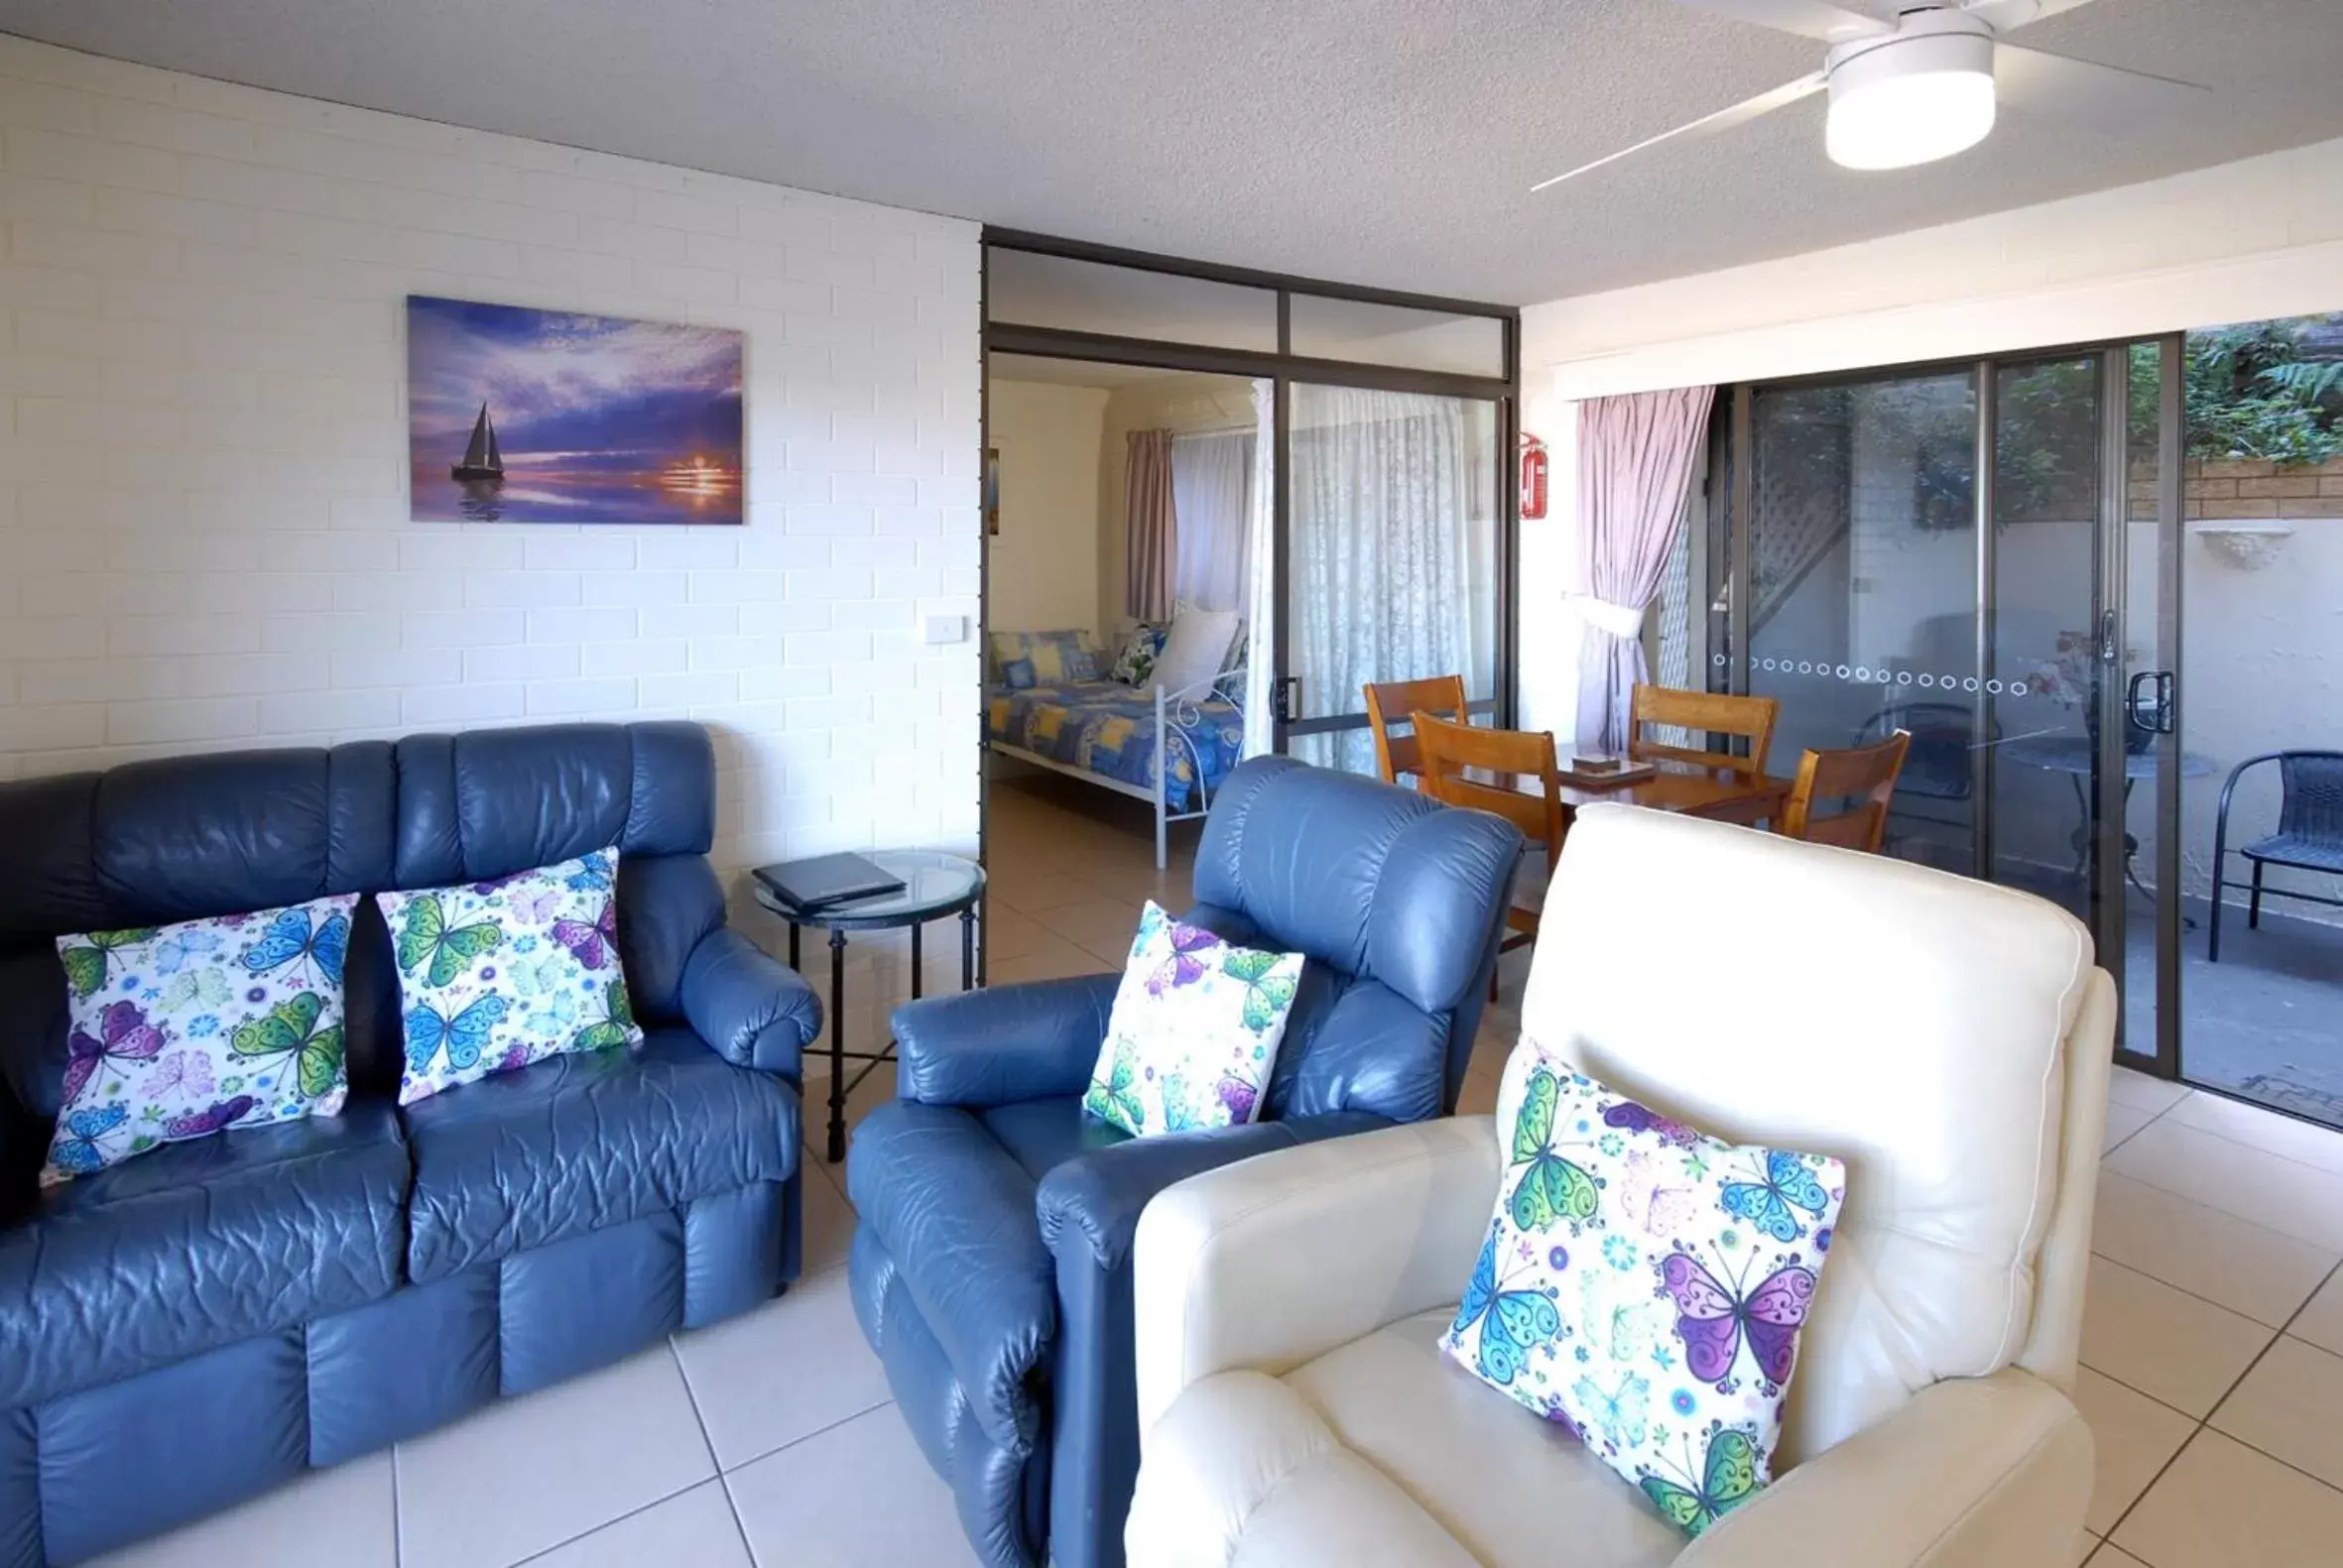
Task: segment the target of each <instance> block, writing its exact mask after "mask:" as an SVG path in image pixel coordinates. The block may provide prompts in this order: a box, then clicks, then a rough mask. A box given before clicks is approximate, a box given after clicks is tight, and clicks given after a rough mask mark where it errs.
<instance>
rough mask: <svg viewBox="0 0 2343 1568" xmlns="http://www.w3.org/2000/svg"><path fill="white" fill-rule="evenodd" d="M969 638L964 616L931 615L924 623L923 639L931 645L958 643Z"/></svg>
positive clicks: (966, 619) (922, 628) (922, 629)
mask: <svg viewBox="0 0 2343 1568" xmlns="http://www.w3.org/2000/svg"><path fill="white" fill-rule="evenodd" d="M967 636H968V618H967V617H966V616H964V615H930V616H928V617H927V618H926V619H925V622H923V623H922V627H921V637H922V639H923V640H924V641H925V642H929V643H958V642H962V641H965V640H966V638H967Z"/></svg>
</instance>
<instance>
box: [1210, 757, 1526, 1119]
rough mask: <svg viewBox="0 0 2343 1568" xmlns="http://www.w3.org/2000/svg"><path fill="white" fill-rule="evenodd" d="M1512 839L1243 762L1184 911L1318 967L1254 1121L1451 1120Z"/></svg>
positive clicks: (1223, 794)
mask: <svg viewBox="0 0 2343 1568" xmlns="http://www.w3.org/2000/svg"><path fill="white" fill-rule="evenodd" d="M1521 857H1522V835H1521V833H1520V832H1519V831H1518V830H1517V829H1516V828H1514V826H1513V825H1512V824H1511V823H1508V822H1504V821H1501V820H1499V819H1498V818H1496V817H1494V816H1490V815H1487V814H1486V813H1484V812H1479V811H1458V810H1453V809H1451V808H1449V807H1446V806H1442V805H1440V804H1439V803H1437V802H1436V801H1434V800H1432V799H1430V798H1429V797H1428V796H1424V795H1419V794H1417V793H1415V792H1414V791H1412V790H1408V789H1400V788H1395V787H1394V786H1392V785H1390V784H1383V783H1381V782H1379V781H1377V780H1373V779H1366V778H1362V777H1360V776H1358V775H1355V774H1345V773H1335V772H1331V771H1329V770H1326V769H1320V768H1310V767H1306V766H1304V765H1303V764H1301V763H1298V762H1295V761H1294V760H1293V759H1291V758H1285V757H1261V758H1255V759H1253V760H1252V761H1250V762H1247V763H1244V764H1242V765H1240V766H1239V767H1238V768H1237V769H1236V770H1235V771H1234V772H1232V773H1231V774H1230V775H1229V776H1228V779H1227V780H1226V782H1224V783H1223V784H1222V785H1221V787H1220V790H1219V792H1218V793H1217V794H1216V795H1215V796H1214V798H1213V803H1212V810H1211V814H1210V816H1209V817H1208V818H1207V819H1206V821H1205V823H1204V835H1203V840H1202V842H1201V843H1200V844H1199V845H1198V847H1197V850H1196V868H1195V897H1196V905H1197V906H1196V908H1195V909H1194V910H1193V911H1191V913H1190V916H1189V917H1190V918H1191V919H1194V920H1196V921H1197V922H1198V923H1200V924H1203V925H1208V926H1210V927H1212V928H1213V929H1214V930H1216V931H1219V932H1220V933H1221V934H1222V935H1224V936H1226V937H1228V938H1229V939H1231V940H1233V941H1240V942H1245V943H1249V944H1252V945H1257V946H1265V947H1272V948H1275V949H1277V950H1279V951H1281V952H1298V953H1302V954H1304V955H1306V957H1307V958H1308V959H1309V960H1310V961H1309V962H1308V963H1307V964H1306V965H1305V966H1304V967H1303V970H1302V981H1301V987H1300V991H1299V994H1298V995H1297V996H1296V997H1295V1003H1294V1011H1293V1013H1292V1014H1291V1016H1290V1017H1289V1019H1288V1022H1287V1026H1286V1037H1285V1043H1284V1044H1283V1045H1282V1046H1281V1047H1280V1049H1279V1053H1278V1064H1277V1072H1276V1075H1275V1077H1274V1078H1273V1079H1272V1081H1271V1084H1270V1092H1269V1099H1268V1102H1267V1104H1266V1105H1265V1107H1264V1111H1263V1114H1264V1115H1266V1116H1271V1117H1280V1116H1309V1115H1316V1114H1319V1113H1321V1112H1327V1111H1372V1112H1375V1113H1378V1114H1380V1115H1384V1116H1389V1117H1392V1118H1394V1119H1396V1120H1401V1121H1420V1120H1422V1119H1424V1118H1426V1117H1431V1116H1437V1115H1441V1114H1443V1113H1445V1112H1447V1111H1450V1110H1453V1109H1454V1108H1455V1105H1456V1096H1457V1094H1458V1092H1459V1091H1460V1090H1461V1089H1462V1087H1463V1083H1464V1070H1465V1067H1466V1066H1467V1064H1468V1063H1469V1062H1470V1060H1471V1057H1472V1038H1473V1032H1474V1030H1475V1029H1476V1028H1478V1027H1479V1025H1480V1018H1481V999H1482V996H1483V994H1484V991H1485V988H1486V987H1487V985H1488V977H1489V973H1490V966H1491V965H1492V964H1494V963H1495V961H1496V952H1497V943H1498V941H1499V940H1500V938H1501V937H1502V936H1503V934H1504V923H1505V909H1506V905H1507V903H1508V901H1509V900H1510V898H1511V897H1512V890H1513V879H1514V873H1515V871H1516V870H1517V869H1518V867H1519V866H1520V864H1521Z"/></svg>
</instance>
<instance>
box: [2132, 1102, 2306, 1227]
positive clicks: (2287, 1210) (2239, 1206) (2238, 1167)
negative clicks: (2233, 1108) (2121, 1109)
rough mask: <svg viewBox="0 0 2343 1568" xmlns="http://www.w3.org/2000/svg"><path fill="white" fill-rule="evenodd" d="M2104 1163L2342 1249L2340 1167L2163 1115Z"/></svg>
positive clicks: (2269, 1225)
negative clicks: (2254, 1145)
mask: <svg viewBox="0 0 2343 1568" xmlns="http://www.w3.org/2000/svg"><path fill="white" fill-rule="evenodd" d="M2106 1168H2107V1169H2109V1170H2112V1171H2115V1172H2117V1173H2119V1174H2121V1175H2126V1176H2131V1177H2134V1178H2136V1179H2138V1180H2141V1181H2145V1182H2149V1183H2150V1184H2152V1185H2154V1186H2158V1187H2162V1188H2164V1189H2165V1190H2166V1191H2170V1192H2177V1193H2179V1194H2180V1195H2181V1196H2182V1197H2184V1198H2190V1199H2193V1200H2194V1201H2196V1202H2198V1203H2203V1204H2209V1205H2211V1206H2212V1207H2213V1208H2216V1209H2221V1210H2223V1211H2225V1212H2227V1213H2230V1214H2234V1215H2236V1216H2237V1217H2238V1218H2240V1219H2243V1220H2251V1221H2252V1222H2253V1223H2255V1224H2256V1225H2262V1226H2267V1227H2269V1228H2270V1229H2271V1230H2274V1231H2283V1232H2284V1233H2285V1234H2286V1235H2288V1236H2295V1237H2299V1238H2301V1239H2302V1240H2303V1241H2306V1242H2315V1243H2317V1244H2318V1245H2320V1246H2322V1247H2329V1248H2333V1249H2334V1250H2336V1251H2337V1252H2343V1173H2338V1172H2335V1171H2331V1170H2320V1169H2319V1168H2318V1167H2317V1166H2315V1165H2305V1164H2302V1163H2301V1162H2299V1161H2297V1160H2291V1159H2284V1158H2281V1156H2279V1155H2277V1154H2268V1153H2264V1152H2263V1151H2262V1150H2261V1149H2258V1148H2250V1147H2248V1146H2246V1145H2244V1144H2237V1143H2232V1142H2231V1141H2229V1140H2228V1139H2226V1138H2216V1137H2215V1136H2214V1135H2212V1134H2211V1133H2203V1132H2199V1131H2198V1130H2197V1129H2195V1128H2193V1127H2188V1126H2184V1125H2182V1124H2181V1123H2178V1122H2175V1121H2173V1120H2172V1119H2171V1118H2170V1117H2164V1118H2162V1119H2160V1120H2158V1121H2157V1122H2156V1123H2154V1124H2152V1125H2151V1126H2149V1127H2146V1128H2143V1129H2142V1130H2141V1131H2140V1132H2139V1133H2137V1134H2135V1135H2134V1136H2133V1137H2132V1138H2131V1139H2130V1140H2129V1141H2128V1142H2126V1143H2125V1145H2124V1146H2123V1147H2121V1148H2119V1149H2117V1150H2116V1151H2115V1152H2114V1153H2112V1154H2110V1155H2108V1156H2107V1164H2106Z"/></svg>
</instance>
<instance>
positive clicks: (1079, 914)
mask: <svg viewBox="0 0 2343 1568" xmlns="http://www.w3.org/2000/svg"><path fill="white" fill-rule="evenodd" d="M1036 918H1037V919H1039V920H1040V921H1041V922H1042V923H1043V924H1044V925H1047V926H1048V927H1049V929H1050V930H1052V931H1055V932H1056V933H1057V934H1058V935H1060V936H1062V937H1064V938H1065V939H1066V940H1067V941H1069V942H1071V943H1073V944H1074V945H1075V946H1076V947H1080V948H1084V949H1086V950H1088V951H1090V952H1093V953H1096V954H1097V955H1098V956H1099V957H1100V958H1103V959H1105V960H1106V961H1107V962H1108V963H1110V964H1120V963H1122V962H1123V961H1124V960H1125V959H1127V958H1129V957H1130V956H1131V933H1132V932H1134V931H1136V930H1137V929H1138V928H1139V904H1138V902H1137V901H1136V900H1130V899H1093V900H1090V901H1089V902H1088V903H1085V904H1069V905H1066V906H1065V907H1063V908H1059V909H1044V910H1042V911H1041V912H1040V913H1039V914H1038V915H1036Z"/></svg>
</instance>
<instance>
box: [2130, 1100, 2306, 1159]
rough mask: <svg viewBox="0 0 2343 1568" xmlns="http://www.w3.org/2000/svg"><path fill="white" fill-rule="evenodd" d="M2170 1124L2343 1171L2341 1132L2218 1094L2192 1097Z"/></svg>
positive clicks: (2177, 1108)
mask: <svg viewBox="0 0 2343 1568" xmlns="http://www.w3.org/2000/svg"><path fill="white" fill-rule="evenodd" d="M2170 1115H2171V1118H2172V1120H2173V1121H2175V1122H2178V1123H2180V1124H2182V1125H2183V1126H2186V1127H2193V1128H2197V1129H2199V1130H2201V1131H2203V1132H2207V1133H2211V1134H2214V1135H2216V1136H2217V1137H2221V1138H2226V1139H2229V1140H2231V1141H2233V1142H2235V1143H2239V1144H2247V1145H2251V1146H2253V1147H2255V1148H2259V1149H2262V1150H2264V1151H2265V1152H2268V1153H2272V1154H2281V1155H2283V1156H2284V1157H2285V1158H2287V1159H2293V1160H2299V1161H2301V1162H2302V1163H2303V1164H2305V1165H2316V1166H2318V1167H2319V1168H2320V1169H2321V1170H2333V1171H2343V1133H2338V1132H2335V1131H2333V1130H2332V1129H2330V1128H2324V1127H2314V1126H2312V1125H2311V1124H2310V1123H2308V1122H2303V1121H2297V1120H2296V1119H2295V1118H2293V1117H2290V1116H2281V1115H2279V1114H2278V1113H2277V1112H2276V1111H2265V1110H2262V1109H2261V1108H2259V1107H2258V1106H2251V1105H2247V1104H2245V1103H2244V1102H2242V1101H2238V1100H2228V1099H2224V1098H2222V1097H2221V1096H2220V1095H2217V1094H2192V1095H2190V1096H2189V1097H2188V1098H2187V1099H2185V1100H2183V1101H2181V1102H2180V1103H2179V1104H2178V1105H2176V1106H2174V1107H2172V1110H2171V1112H2170Z"/></svg>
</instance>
